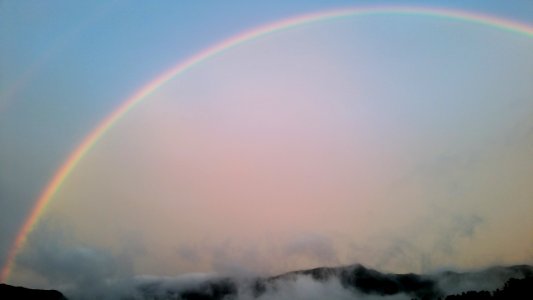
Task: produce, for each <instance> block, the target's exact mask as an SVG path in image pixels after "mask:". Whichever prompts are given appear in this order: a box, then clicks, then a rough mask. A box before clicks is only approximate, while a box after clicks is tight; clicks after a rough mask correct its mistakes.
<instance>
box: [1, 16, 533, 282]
mask: <svg viewBox="0 0 533 300" xmlns="http://www.w3.org/2000/svg"><path fill="white" fill-rule="evenodd" d="M378 14H379V15H387V14H395V15H421V16H428V17H436V18H444V19H452V20H458V21H463V22H469V23H477V24H481V25H485V26H490V27H494V28H497V29H499V30H505V31H509V32H513V33H515V34H521V35H524V36H526V37H530V38H531V37H533V26H531V25H527V24H523V23H519V22H515V21H510V20H505V19H501V18H497V17H494V16H490V15H484V14H478V13H471V12H466V11H460V10H453V9H444V8H423V7H391V6H386V7H384V6H379V7H364V8H348V9H340V10H333V11H327V12H318V13H312V14H306V15H302V16H298V17H295V18H290V19H286V20H283V21H280V22H275V23H272V24H269V25H266V26H261V27H258V28H255V29H252V30H249V31H246V32H244V33H242V34H239V35H236V36H234V37H232V38H229V39H227V40H225V41H222V42H221V43H218V44H215V45H214V46H213V47H210V48H207V49H205V50H203V51H201V52H199V53H197V54H196V55H194V56H192V57H190V58H189V59H187V60H185V61H183V62H181V63H179V64H178V65H176V66H174V67H172V68H171V69H169V70H168V71H166V72H164V73H163V74H161V75H159V76H158V77H157V78H155V79H154V80H153V81H151V82H150V83H148V84H147V85H145V86H144V87H142V88H141V89H139V90H137V91H136V92H135V93H134V94H133V95H132V96H131V97H130V98H128V99H127V100H125V101H124V102H123V103H122V104H121V105H120V106H119V107H118V108H117V109H116V110H115V111H113V112H112V113H111V114H109V115H108V116H107V117H106V118H105V119H104V120H103V121H102V122H100V123H99V125H98V126H97V127H96V128H94V129H93V130H92V131H91V132H90V133H89V135H87V136H86V137H85V138H84V140H83V142H82V143H81V144H79V145H78V146H77V148H76V149H75V150H74V151H73V152H72V153H71V154H70V155H69V156H68V158H67V159H66V160H65V161H64V162H63V164H62V165H61V166H60V167H59V169H58V170H57V171H56V172H55V174H54V176H53V177H52V179H51V180H50V181H49V182H48V184H47V185H46V186H45V188H44V190H43V191H42V192H41V194H40V196H39V197H38V199H37V200H36V203H35V205H34V207H33V208H32V210H31V212H30V214H29V216H28V217H27V219H26V221H25V222H24V224H23V226H22V227H21V228H20V230H19V232H18V234H17V236H16V238H15V241H14V242H13V244H12V246H11V248H10V250H9V253H8V255H7V258H6V261H5V264H4V266H3V268H2V271H1V273H0V282H6V281H7V280H8V279H9V276H10V274H11V272H12V270H13V267H14V264H15V259H16V257H17V254H18V253H19V251H20V250H21V249H22V248H23V247H24V245H25V242H26V239H27V236H28V234H29V233H30V232H31V231H32V229H33V228H34V227H35V226H36V224H37V223H38V221H39V218H40V216H41V215H43V212H44V211H45V209H46V206H47V205H48V204H49V203H50V201H51V200H52V198H53V196H54V195H55V194H56V193H57V192H58V190H59V189H60V188H61V185H62V184H63V182H64V181H65V180H66V179H67V178H68V176H69V174H70V173H71V172H72V171H73V170H74V168H75V167H76V166H77V165H78V163H79V162H80V160H81V159H83V157H84V156H85V155H86V154H87V152H89V151H90V150H91V148H92V147H93V146H94V145H95V144H96V143H97V142H98V140H99V139H100V138H101V137H102V136H104V135H105V133H106V132H107V131H108V130H110V129H111V128H112V127H113V125H114V124H115V123H116V122H118V121H119V120H120V119H121V118H122V117H123V116H124V115H126V114H127V113H128V112H129V111H130V110H132V109H133V108H135V107H136V106H137V105H138V104H139V103H141V102H142V101H143V100H144V99H145V98H146V96H148V95H150V94H151V93H152V92H153V91H155V90H156V89H158V88H159V87H160V86H162V85H163V84H165V83H166V82H168V81H169V80H170V79H172V78H174V77H175V76H178V75H181V74H183V73H185V72H186V71H187V70H189V69H190V68H192V67H194V66H195V65H197V64H200V63H202V62H203V61H205V60H207V59H210V58H212V57H215V56H217V55H220V54H222V53H223V52H225V51H227V50H229V49H231V48H233V47H236V46H238V45H240V44H242V43H246V42H249V41H251V40H254V39H257V38H260V37H262V36H265V35H268V34H272V33H275V32H278V31H281V30H286V29H290V28H293V27H296V26H301V25H305V24H309V23H314V22H319V21H326V20H332V19H338V18H347V17H355V16H362V15H378Z"/></svg>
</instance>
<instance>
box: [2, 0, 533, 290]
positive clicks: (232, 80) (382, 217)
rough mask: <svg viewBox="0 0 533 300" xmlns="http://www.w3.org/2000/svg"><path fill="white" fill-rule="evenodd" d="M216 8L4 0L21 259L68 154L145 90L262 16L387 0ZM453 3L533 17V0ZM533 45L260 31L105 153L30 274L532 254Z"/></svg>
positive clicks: (401, 22) (340, 26)
mask: <svg viewBox="0 0 533 300" xmlns="http://www.w3.org/2000/svg"><path fill="white" fill-rule="evenodd" d="M192 3H195V4H192ZM198 3H199V2H198ZM198 3H197V2H193V1H190V2H185V1H154V2H148V1H94V2H93V1H84V2H81V1H80V2H72V1H23V2H20V1H2V2H0V70H1V71H0V76H1V77H0V261H4V259H5V256H6V254H7V251H8V250H9V248H10V246H11V244H12V243H13V240H14V238H15V235H16V233H17V232H18V230H19V228H20V226H21V225H22V223H23V221H24V220H25V219H26V218H27V214H28V213H29V211H30V209H31V207H32V205H33V204H34V202H35V200H36V198H37V196H38V195H39V193H40V192H41V190H42V189H43V188H44V186H45V185H46V184H47V182H48V181H49V180H50V178H51V176H52V175H53V174H54V172H55V170H56V169H57V168H58V167H59V165H60V164H61V163H62V162H63V160H65V159H66V157H67V155H68V154H69V153H70V152H71V151H72V150H73V149H74V148H75V147H76V146H77V145H78V144H79V143H80V142H81V141H82V140H83V139H84V137H85V136H86V135H87V134H88V133H89V132H90V131H91V130H92V129H93V128H94V127H95V126H96V125H98V123H99V122H100V121H101V120H102V119H103V118H104V117H105V116H106V115H108V114H109V113H111V112H112V111H113V109H114V108H116V107H117V106H119V105H120V103H122V102H123V101H124V100H126V99H127V98H128V97H129V96H130V95H132V94H133V93H134V92H135V91H136V90H138V89H139V88H140V87H142V86H143V85H144V84H146V83H147V82H149V81H150V80H152V79H153V78H155V77H156V76H157V75H159V74H161V73H162V72H164V71H166V70H168V69H169V68H171V67H172V66H174V65H175V64H177V63H179V62H181V61H183V60H185V59H187V58H188V57H190V56H192V55H194V54H195V53H198V52H199V51H201V50H203V49H205V48H207V47H209V46H211V45H213V44H215V43H217V42H220V41H222V40H224V39H227V38H230V37H232V36H234V35H236V34H238V33H240V32H243V31H246V30H249V29H251V28H254V27H257V26H260V25H264V24H268V23H272V22H275V21H278V20H282V19H286V18H290V17H293V16H297V15H302V14H305V13H309V12H319V11H326V10H331V9H336V8H343V7H359V6H361V5H365V4H368V2H365V1H264V2H257V3H256V2H253V4H252V3H251V2H250V1H202V2H201V3H202V4H198ZM260 3H263V4H260ZM372 3H373V4H374V3H375V2H372ZM376 3H377V2H376ZM379 3H386V2H379ZM394 3H396V4H397V3H399V2H398V1H394ZM402 3H404V5H407V6H416V5H419V4H420V3H424V4H425V5H426V6H431V5H432V4H433V3H434V2H433V1H418V2H417V1H402ZM439 5H440V6H445V7H452V8H456V9H461V10H465V11H470V12H474V13H476V12H480V13H486V14H491V15H494V16H498V17H500V18H506V19H509V20H515V21H520V22H523V23H526V24H532V23H533V19H532V16H533V3H532V2H530V1H513V5H509V4H508V2H507V1H461V5H463V6H458V5H459V4H458V3H457V1H439ZM532 50H533V39H531V37H527V36H525V35H520V34H517V33H512V32H508V31H503V30H498V29H496V28H493V27H489V26H483V25H480V24H472V23H468V22H462V21H458V20H450V19H445V18H434V17H428V16H423V15H391V14H388V15H374V16H359V17H351V18H344V19H336V20H329V21H327V22H316V23H312V24H308V25H305V26H299V27H296V28H292V29H289V30H284V31H280V32H277V33H274V34H271V35H268V36H264V37H262V38H260V39H257V40H253V41H249V42H247V43H244V44H242V45H239V46H238V47H235V48H233V49H231V50H229V51H227V52H224V53H223V54H221V55H218V56H216V57H213V58H212V59H209V60H207V61H205V62H203V63H202V64H199V65H197V66H195V67H194V68H192V69H191V70H189V71H188V72H187V73H185V74H183V75H182V76H178V77H176V78H174V79H173V80H171V81H169V82H168V83H167V84H165V85H164V86H162V87H161V88H160V89H158V90H157V91H156V92H154V93H153V94H151V95H150V96H149V97H148V98H147V99H146V100H145V101H144V102H143V103H142V104H141V105H139V106H138V107H136V108H135V109H134V110H132V111H131V112H130V113H128V114H127V115H126V116H125V117H124V118H123V119H121V120H120V122H118V123H117V124H116V126H115V127H113V129H112V130H110V131H109V132H108V133H107V134H106V135H105V136H104V137H103V138H102V139H101V140H100V141H99V143H97V144H96V145H95V147H94V148H93V149H92V150H91V151H90V152H89V153H88V154H87V156H86V157H85V158H84V159H83V160H82V161H81V163H80V164H79V165H78V167H77V168H76V169H75V170H74V171H73V173H72V175H71V176H70V177H69V178H68V179H67V181H66V182H65V184H64V185H63V187H62V189H61V190H60V191H59V193H58V194H57V195H56V196H55V197H54V198H53V201H52V203H51V204H50V206H49V208H48V210H47V212H46V214H45V215H43V218H42V220H41V222H40V223H39V224H37V226H36V228H35V230H34V232H33V233H32V234H31V235H30V237H29V239H28V244H27V246H26V247H25V248H24V249H23V251H22V252H21V254H20V255H19V257H18V262H17V264H16V266H15V269H14V272H13V276H12V279H11V280H12V282H14V283H20V284H27V285H34V286H58V285H61V284H64V283H65V282H66V281H68V280H72V279H71V277H70V276H71V275H72V274H75V273H83V274H86V277H87V278H90V276H92V275H94V276H97V277H106V276H109V277H113V276H116V277H119V276H130V275H141V274H153V275H168V276H172V275H176V274H184V273H189V272H213V271H215V272H260V273H277V272H284V271H288V270H291V269H294V268H304V267H312V266H319V265H338V264H350V263H354V262H360V263H363V264H367V265H369V266H371V267H376V268H381V269H384V270H388V271H399V272H403V271H426V270H433V269H436V268H442V267H457V268H469V267H481V266H486V265H492V264H511V263H531V262H532V261H533V237H532V235H531V233H532V232H533V221H532V219H531V217H530V212H531V211H533V201H532V197H533V186H532V185H531V184H530V181H531V178H533V160H532V159H531V158H532V157H533V101H532V99H533V85H532V84H531V82H532V80H533V57H532V53H533V51H532ZM87 278H85V277H84V278H81V279H79V280H80V281H83V280H89V279H87ZM74 280H78V279H74ZM65 284H68V282H67V283H65Z"/></svg>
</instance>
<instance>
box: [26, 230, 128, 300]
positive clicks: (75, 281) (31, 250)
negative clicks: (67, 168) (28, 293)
mask: <svg viewBox="0 0 533 300" xmlns="http://www.w3.org/2000/svg"><path fill="white" fill-rule="evenodd" d="M130 249H131V250H130V251H132V252H135V251H138V249H139V248H138V247H137V248H136V247H132V248H130ZM132 252H124V253H118V254H116V253H111V252H109V251H106V250H103V249H99V248H92V247H87V246H85V245H83V244H81V243H79V242H77V241H76V239H75V238H74V236H73V235H72V234H70V233H69V231H68V230H66V229H59V228H58V227H56V226H53V225H51V223H47V222H44V224H42V225H41V226H39V229H38V230H37V231H36V232H33V233H32V234H31V235H30V236H29V238H28V244H27V246H26V247H24V250H23V251H22V252H21V253H20V255H19V256H18V257H17V261H16V263H17V268H20V269H22V270H23V271H24V272H23V274H26V275H27V276H30V277H31V278H34V279H35V278H39V280H40V282H42V284H43V285H44V286H46V287H48V288H56V289H59V290H61V291H63V292H65V293H66V295H67V296H68V297H69V298H71V297H72V298H76V299H95V298H104V297H107V295H110V294H113V293H112V291H113V290H116V289H117V288H119V287H120V286H122V285H123V284H124V282H121V283H120V284H116V282H117V280H118V279H120V278H128V277H131V276H132V260H131V255H132ZM110 283H114V284H110ZM87 287H90V289H88V288H87Z"/></svg>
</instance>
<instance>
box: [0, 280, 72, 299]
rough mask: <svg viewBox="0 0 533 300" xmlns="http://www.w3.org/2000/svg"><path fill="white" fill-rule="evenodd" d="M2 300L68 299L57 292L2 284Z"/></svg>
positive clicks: (0, 288)
mask: <svg viewBox="0 0 533 300" xmlns="http://www.w3.org/2000/svg"><path fill="white" fill-rule="evenodd" d="M0 299H6V300H8V299H28V300H31V299H39V300H66V299H67V298H65V296H63V294H61V292H59V291H56V290H36V289H28V288H24V287H18V286H11V285H7V284H3V283H0Z"/></svg>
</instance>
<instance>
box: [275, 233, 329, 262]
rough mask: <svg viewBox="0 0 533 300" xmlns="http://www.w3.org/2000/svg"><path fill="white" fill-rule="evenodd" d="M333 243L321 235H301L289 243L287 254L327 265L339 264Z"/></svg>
mask: <svg viewBox="0 0 533 300" xmlns="http://www.w3.org/2000/svg"><path fill="white" fill-rule="evenodd" d="M335 253H336V252H335V249H334V248H333V243H332V241H331V240H330V239H329V238H328V237H326V236H324V235H320V234H316V233H308V234H305V235H300V236H298V237H296V238H295V239H293V240H292V241H290V242H289V243H287V245H286V247H285V254H287V255H288V256H296V257H301V256H305V257H308V258H311V259H313V260H315V261H319V262H322V263H325V264H336V263H338V259H337V256H336V254H335Z"/></svg>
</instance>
